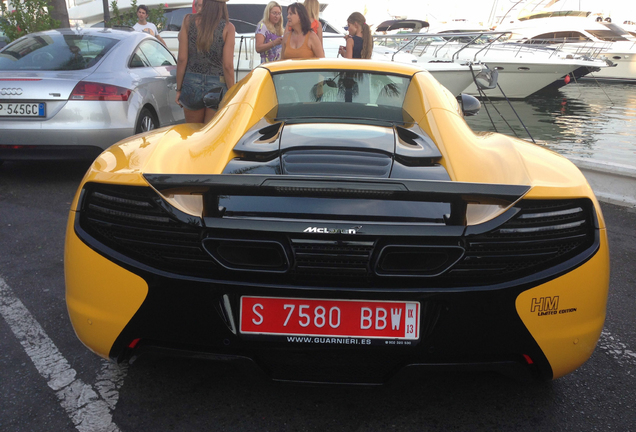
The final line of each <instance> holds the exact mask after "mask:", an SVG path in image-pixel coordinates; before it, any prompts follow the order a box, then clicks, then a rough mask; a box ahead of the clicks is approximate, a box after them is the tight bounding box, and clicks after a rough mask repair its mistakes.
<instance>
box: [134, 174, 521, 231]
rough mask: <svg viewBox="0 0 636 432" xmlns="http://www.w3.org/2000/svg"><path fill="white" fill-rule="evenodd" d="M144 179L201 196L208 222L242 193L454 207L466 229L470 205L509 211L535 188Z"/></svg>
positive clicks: (315, 179)
mask: <svg viewBox="0 0 636 432" xmlns="http://www.w3.org/2000/svg"><path fill="white" fill-rule="evenodd" d="M144 178H145V179H146V181H147V182H148V183H149V184H150V185H151V186H152V187H153V188H155V189H156V190H157V191H158V192H160V193H162V194H166V193H171V194H174V193H182V194H201V195H202V196H203V202H204V213H203V217H204V219H206V220H207V218H221V217H222V216H223V209H220V208H219V197H220V196H226V195H242V196H272V197H277V196H285V197H315V198H347V199H380V200H386V201H422V202H440V203H449V204H450V208H451V213H450V215H449V216H448V217H447V220H446V224H447V225H455V226H464V225H465V224H466V209H467V206H468V204H469V203H470V204H491V205H499V206H503V207H509V206H511V205H513V204H514V203H515V202H517V201H518V200H519V199H521V198H522V197H523V196H524V195H525V194H526V193H527V192H528V191H529V190H530V188H531V187H530V186H526V185H506V184H490V183H462V182H451V181H431V180H404V179H376V178H353V177H338V178H334V177H326V176H272V175H255V174H240V175H237V174H217V175H210V174H206V175H203V174H144ZM206 225H208V223H207V222H206Z"/></svg>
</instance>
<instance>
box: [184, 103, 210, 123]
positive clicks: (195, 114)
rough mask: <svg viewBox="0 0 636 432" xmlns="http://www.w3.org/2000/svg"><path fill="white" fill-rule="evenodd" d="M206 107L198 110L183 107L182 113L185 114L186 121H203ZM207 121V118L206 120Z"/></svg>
mask: <svg viewBox="0 0 636 432" xmlns="http://www.w3.org/2000/svg"><path fill="white" fill-rule="evenodd" d="M206 111H207V109H206V108H203V109H200V110H189V109H187V108H185V107H184V108H183V114H184V115H185V122H186V123H203V120H204V117H205V112H206ZM206 122H207V120H206Z"/></svg>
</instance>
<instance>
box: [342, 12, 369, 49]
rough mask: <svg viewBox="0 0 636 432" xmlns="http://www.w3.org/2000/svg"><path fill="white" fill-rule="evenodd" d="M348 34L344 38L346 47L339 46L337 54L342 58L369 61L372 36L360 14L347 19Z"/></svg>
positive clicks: (353, 14)
mask: <svg viewBox="0 0 636 432" xmlns="http://www.w3.org/2000/svg"><path fill="white" fill-rule="evenodd" d="M347 26H348V27H349V34H348V35H347V36H345V40H346V43H347V45H346V46H340V49H339V51H338V52H339V53H340V55H341V56H342V57H344V58H362V59H370V58H371V54H372V53H373V36H371V29H370V28H369V26H368V25H367V21H366V19H365V18H364V15H362V14H361V13H360V12H354V13H352V14H351V15H349V18H347Z"/></svg>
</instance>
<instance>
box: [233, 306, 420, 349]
mask: <svg viewBox="0 0 636 432" xmlns="http://www.w3.org/2000/svg"><path fill="white" fill-rule="evenodd" d="M419 322H420V304H419V303H418V302H399V301H395V302H394V301H371V300H323V299H299V298H278V297H249V296H246V297H241V333H244V334H262V335H298V336H307V335H311V336H334V337H354V338H355V337H361V338H371V339H373V338H375V339H408V340H417V339H418V338H419V337H420V332H419Z"/></svg>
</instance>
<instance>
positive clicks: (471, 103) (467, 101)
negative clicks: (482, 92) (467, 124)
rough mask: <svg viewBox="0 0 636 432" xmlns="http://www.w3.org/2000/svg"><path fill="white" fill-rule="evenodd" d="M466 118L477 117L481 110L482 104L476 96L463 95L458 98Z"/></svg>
mask: <svg viewBox="0 0 636 432" xmlns="http://www.w3.org/2000/svg"><path fill="white" fill-rule="evenodd" d="M457 98H458V99H459V103H460V105H461V107H462V114H464V116H465V117H468V116H474V115H477V113H478V112H479V110H480V109H481V102H479V99H477V98H476V97H474V96H471V95H467V94H464V93H462V94H461V95H459V96H458V97H457Z"/></svg>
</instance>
